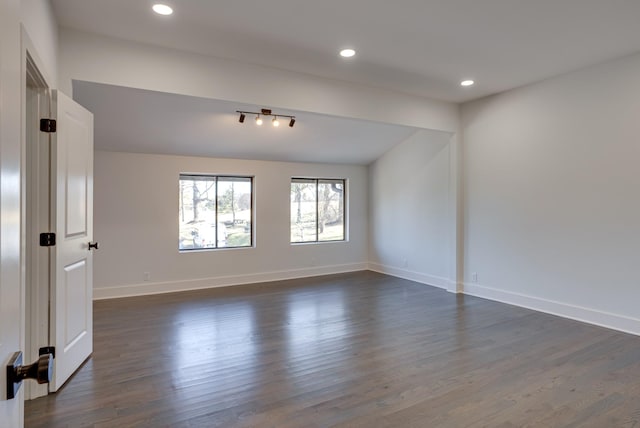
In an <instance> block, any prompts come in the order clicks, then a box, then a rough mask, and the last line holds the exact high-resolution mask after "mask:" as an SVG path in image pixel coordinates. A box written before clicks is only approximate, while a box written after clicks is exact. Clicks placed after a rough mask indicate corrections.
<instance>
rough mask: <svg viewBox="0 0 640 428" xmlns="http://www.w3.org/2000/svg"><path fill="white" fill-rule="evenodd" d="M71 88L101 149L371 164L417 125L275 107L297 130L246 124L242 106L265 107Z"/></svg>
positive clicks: (84, 85)
mask: <svg viewBox="0 0 640 428" xmlns="http://www.w3.org/2000/svg"><path fill="white" fill-rule="evenodd" d="M73 94H74V99H75V100H76V101H78V102H79V103H80V104H82V105H83V106H85V107H86V108H87V109H89V110H90V111H91V112H93V114H94V121H95V123H94V139H95V148H96V149H97V150H107V151H122V152H135V153H159V154H171V155H186V156H207V157H224V158H237V159H260V160H278V161H292V162H320V163H342V164H360V165H367V164H369V163H371V162H372V161H373V160H375V159H377V158H378V157H380V156H381V155H382V154H383V153H385V152H386V151H388V150H390V149H391V148H392V147H394V146H395V145H397V144H399V143H401V142H402V141H404V140H406V139H407V138H408V137H409V136H411V135H412V134H413V133H415V132H416V131H417V129H416V128H410V127H405V126H398V125H389V124H382V123H376V122H367V121H363V120H355V119H345V118H338V117H331V116H323V115H319V114H310V113H302V112H295V111H291V110H273V112H274V113H280V114H286V115H292V116H296V123H295V125H294V127H293V128H290V127H289V126H288V121H287V120H282V121H281V124H280V126H279V127H278V128H274V127H273V126H272V125H271V123H269V121H268V120H265V123H264V124H263V125H262V126H257V125H256V124H255V121H254V119H255V116H247V117H246V120H245V122H244V123H242V124H241V123H239V122H238V118H239V115H238V114H235V113H234V112H235V111H236V110H245V111H259V109H260V108H259V107H257V106H252V105H245V104H238V103H232V102H227V101H219V100H212V99H207V98H196V97H189V96H185V95H176V94H167V93H162V92H154V91H146V90H141V89H132V88H123V87H120V86H112V85H104V84H98V83H92V82H81V81H75V82H74V84H73ZM432 132H433V133H434V135H435V134H437V132H436V131H432Z"/></svg>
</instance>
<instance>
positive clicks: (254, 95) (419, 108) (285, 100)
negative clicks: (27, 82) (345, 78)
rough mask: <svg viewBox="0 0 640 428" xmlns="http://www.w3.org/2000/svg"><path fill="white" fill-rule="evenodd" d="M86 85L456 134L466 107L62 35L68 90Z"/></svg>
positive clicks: (62, 84)
mask: <svg viewBox="0 0 640 428" xmlns="http://www.w3.org/2000/svg"><path fill="white" fill-rule="evenodd" d="M73 79H76V80H84V81H89V82H97V83H106V84H112V85H119V86H125V87H132V88H140V89H147V90H152V91H160V92H167V93H175V94H182V95H191V96H197V97H204V98H212V99H220V100H226V101H234V102H239V103H245V104H255V105H258V106H265V107H274V108H282V109H290V110H299V111H305V112H312V113H321V114H328V115H332V116H342V117H351V118H358V119H365V120H372V121H378V122H385V123H393V124H398V125H407V126H414V127H418V128H426V129H436V130H443V131H449V132H455V131H457V129H458V127H459V116H458V106H457V105H456V104H453V103H448V102H442V101H435V100H430V99H428V98H424V97H416V96H411V95H407V94H401V93H398V92H391V91H386V90H382V89H376V88H372V87H369V86H362V85H356V84H353V83H347V82H342V81H339V80H333V79H325V78H320V77H315V76H311V75H308V74H303V73H296V72H291V71H285V70H278V69H273V68H269V67H262V66H257V65H253V64H247V63H242V62H238V61H233V60H227V59H222V58H214V57H209V56H203V55H196V54H193V53H187V52H181V51H177V50H172V49H166V48H160V47H156V46H151V45H146V44H140V43H134V42H128V41H123V40H117V39H113V38H107V37H102V36H97V35H94V34H89V33H83V32H78V31H74V30H69V29H62V30H61V32H60V70H59V84H60V89H61V90H62V91H64V92H66V93H71V92H70V91H71V81H72V80H73Z"/></svg>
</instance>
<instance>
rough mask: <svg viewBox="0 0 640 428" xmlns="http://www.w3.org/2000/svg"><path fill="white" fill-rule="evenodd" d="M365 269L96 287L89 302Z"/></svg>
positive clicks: (332, 268)
mask: <svg viewBox="0 0 640 428" xmlns="http://www.w3.org/2000/svg"><path fill="white" fill-rule="evenodd" d="M367 269H368V264H367V263H351V264H345V265H333V266H322V267H313V268H306V269H292V270H286V271H277V272H264V273H256V274H247V275H233V276H221V277H211V278H199V279H190V280H183V281H166V282H144V283H141V284H128V285H118V286H113V287H99V288H94V289H93V300H103V299H116V298H120V297H133V296H146V295H150V294H163V293H175V292H178V291H189V290H201V289H205V288H217V287H229V286H233V285H244V284H255V283H260V282H269V281H281V280H285V279H295V278H306V277H310V276H320V275H330V274H335V273H345V272H356V271H361V270H367Z"/></svg>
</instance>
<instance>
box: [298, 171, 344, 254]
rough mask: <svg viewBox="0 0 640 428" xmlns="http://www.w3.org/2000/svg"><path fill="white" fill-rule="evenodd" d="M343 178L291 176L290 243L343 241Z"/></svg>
mask: <svg viewBox="0 0 640 428" xmlns="http://www.w3.org/2000/svg"><path fill="white" fill-rule="evenodd" d="M344 201H345V180H343V179H318V178H293V179H291V242H292V243H301V242H326V241H344V239H345V215H344V212H345V210H344Z"/></svg>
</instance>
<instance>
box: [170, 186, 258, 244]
mask: <svg viewBox="0 0 640 428" xmlns="http://www.w3.org/2000/svg"><path fill="white" fill-rule="evenodd" d="M252 201H253V178H251V177H229V176H212V175H190V174H180V212H179V213H178V216H179V223H180V236H179V244H178V249H180V250H198V249H209V248H237V247H250V246H251V245H253V235H252V233H253V228H252V227H251V220H252V218H253V215H252Z"/></svg>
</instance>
